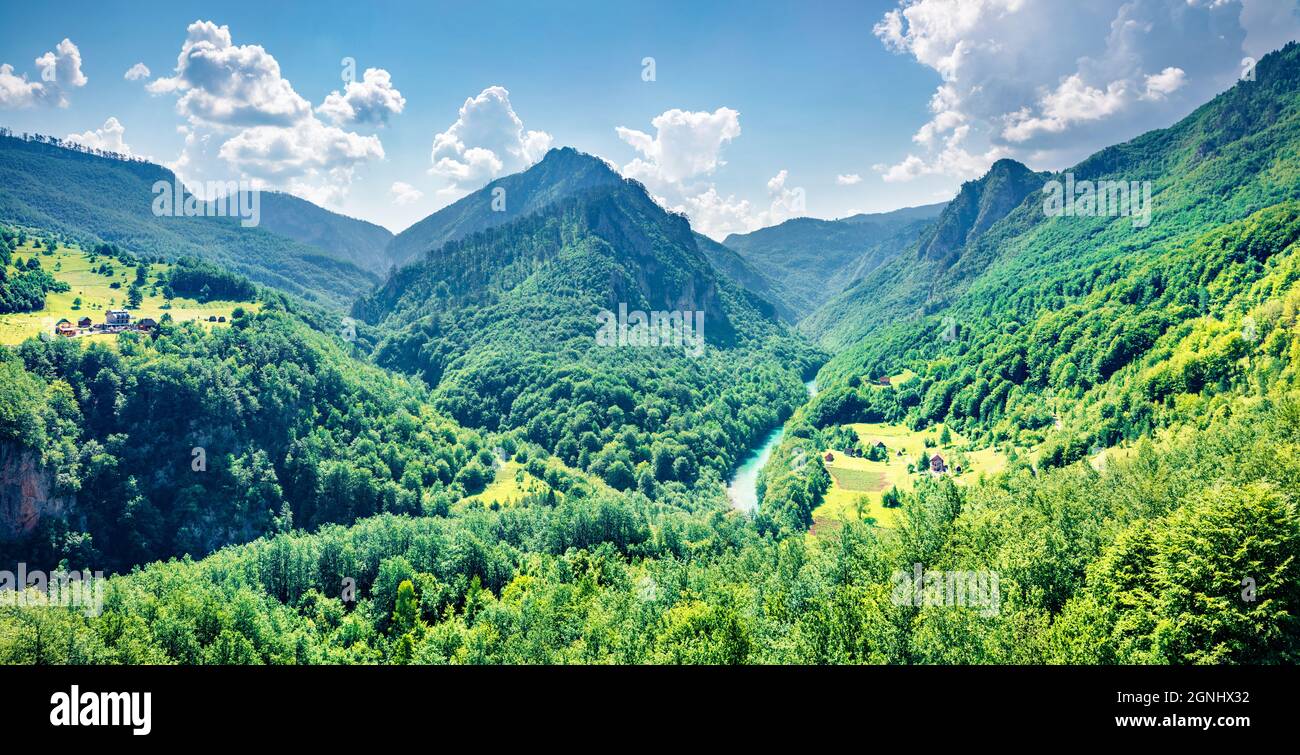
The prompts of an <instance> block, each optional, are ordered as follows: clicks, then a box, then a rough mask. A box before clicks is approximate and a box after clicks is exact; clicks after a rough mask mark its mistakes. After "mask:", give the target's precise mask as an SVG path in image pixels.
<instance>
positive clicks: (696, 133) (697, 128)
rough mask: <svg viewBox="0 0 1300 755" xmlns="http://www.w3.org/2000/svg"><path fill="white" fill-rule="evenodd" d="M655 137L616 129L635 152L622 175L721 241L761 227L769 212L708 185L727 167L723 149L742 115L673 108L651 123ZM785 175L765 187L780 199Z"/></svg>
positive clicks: (725, 109) (736, 132) (736, 130)
mask: <svg viewBox="0 0 1300 755" xmlns="http://www.w3.org/2000/svg"><path fill="white" fill-rule="evenodd" d="M650 125H651V126H653V127H654V134H653V135H652V134H648V133H646V132H644V131H639V130H637V129H632V128H627V127H625V126H619V127H617V128H616V129H615V130H614V131H615V133H617V134H618V137H619V138H620V139H622V140H623V141H624V142H625V143H627V144H628V145H629V146H630V147H632V149H633V150H635V152H636V153H637V156H636V157H634V158H633V159H632V160H631V161H630V162H628V163H627V164H625V165H624V166H623V168H622V173H623V175H625V176H628V177H629V178H634V179H636V180H638V181H640V182H641V183H643V184H645V185H646V188H647V189H649V190H650V193H651V195H652V196H653V197H654V198H655V200H656V201H657V202H659V204H661V205H663V206H664V207H667V208H669V209H672V210H675V211H678V212H683V213H685V214H686V215H687V216H688V217H689V218H690V219H691V225H692V226H694V227H695V229H696V230H698V231H700V232H701V233H703V234H705V235H708V236H711V237H713V238H722V237H723V236H726V235H727V234H728V233H745V232H748V231H752V230H754V229H755V228H757V227H759V223H761V222H762V220H761V219H762V218H765V217H768V216H769V215H770V214H771V208H769V209H768V210H760V209H758V208H757V207H756V206H755V205H753V204H751V203H750V202H749V200H745V199H736V198H735V197H734V196H731V195H727V196H724V195H722V194H721V193H720V192H718V190H717V187H716V186H715V185H714V184H713V182H712V181H711V180H709V178H710V176H712V175H713V173H714V172H715V171H717V170H718V169H719V168H721V167H723V166H724V165H726V161H725V160H723V159H722V152H723V148H724V147H725V146H726V145H727V144H728V143H730V142H731V141H732V140H734V139H736V138H737V137H739V136H740V113H739V112H737V111H736V110H733V109H731V108H728V107H720V108H718V109H716V110H714V111H712V112H709V111H707V110H703V111H687V110H680V109H676V108H674V109H672V110H668V111H665V112H663V113H661V114H660V115H658V116H655V117H654V118H653V119H651V121H650ZM784 181H785V172H784V171H782V173H780V174H778V175H777V176H776V177H774V178H773V179H772V180H771V181H769V182H768V187H769V191H775V192H777V193H778V194H779V193H780V192H781V190H782V188H783V187H784Z"/></svg>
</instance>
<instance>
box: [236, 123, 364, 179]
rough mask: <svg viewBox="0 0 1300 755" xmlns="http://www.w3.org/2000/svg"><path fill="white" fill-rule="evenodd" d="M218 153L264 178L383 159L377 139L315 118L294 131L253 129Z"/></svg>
mask: <svg viewBox="0 0 1300 755" xmlns="http://www.w3.org/2000/svg"><path fill="white" fill-rule="evenodd" d="M218 154H219V155H220V156H221V157H222V158H223V159H225V160H226V161H227V162H229V163H231V164H233V165H238V166H239V167H240V168H242V169H243V170H244V171H245V172H247V173H249V174H251V175H254V176H257V177H260V178H264V179H268V180H271V179H277V178H287V177H296V176H302V175H306V174H310V173H314V172H318V171H329V170H337V169H348V168H351V167H353V166H355V165H356V164H358V163H361V162H365V161H367V160H370V159H378V158H382V157H383V156H384V147H383V145H382V144H380V143H379V137H376V136H362V135H360V134H354V133H351V132H348V131H344V130H343V129H340V128H337V127H335V126H327V125H325V124H323V123H321V122H320V121H318V120H316V119H315V118H307V119H304V120H303V121H302V122H301V123H299V124H297V125H296V126H295V127H294V128H283V127H280V126H255V127H253V128H248V129H244V130H242V131H240V132H239V133H238V134H236V135H235V136H234V137H233V138H231V139H230V140H228V141H226V142H225V143H224V144H222V145H221V149H220V150H219V151H218Z"/></svg>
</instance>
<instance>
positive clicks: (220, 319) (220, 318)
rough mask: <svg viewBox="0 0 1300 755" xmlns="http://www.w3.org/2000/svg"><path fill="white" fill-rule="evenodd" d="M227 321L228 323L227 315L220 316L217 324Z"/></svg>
mask: <svg viewBox="0 0 1300 755" xmlns="http://www.w3.org/2000/svg"><path fill="white" fill-rule="evenodd" d="M225 321H226V316H225V315H220V316H218V317H217V322H225Z"/></svg>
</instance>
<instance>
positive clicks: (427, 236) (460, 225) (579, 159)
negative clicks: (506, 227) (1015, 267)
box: [387, 147, 623, 266]
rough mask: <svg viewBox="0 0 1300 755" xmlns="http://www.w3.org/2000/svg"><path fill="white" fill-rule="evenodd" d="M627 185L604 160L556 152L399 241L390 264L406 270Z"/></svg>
mask: <svg viewBox="0 0 1300 755" xmlns="http://www.w3.org/2000/svg"><path fill="white" fill-rule="evenodd" d="M622 181H623V177H622V176H620V175H619V174H618V173H617V172H615V171H614V169H613V168H611V167H610V166H609V164H608V163H606V162H605V161H604V160H602V159H600V158H599V157H596V156H595V155H589V154H587V153H586V152H581V151H579V150H576V149H574V148H573V147H556V148H554V149H551V150H550V151H548V152H547V153H546V154H545V155H543V156H542V159H541V160H539V161H538V162H537V163H535V164H534V165H532V166H531V167H529V168H527V169H526V170H523V171H521V172H519V173H512V174H511V175H508V176H502V177H501V178H498V179H496V180H494V181H492V182H491V183H489V184H488V185H487V186H484V187H483V188H482V189H479V190H478V191H476V192H474V193H472V194H469V195H468V196H465V197H462V198H461V199H459V200H457V201H456V202H453V203H452V204H450V205H447V206H446V207H444V208H442V209H441V210H438V211H437V212H435V213H433V214H432V215H430V216H428V217H426V218H425V219H423V220H421V221H419V222H418V223H416V224H414V225H412V226H411V227H410V228H407V229H406V230H404V231H402V232H401V233H399V234H397V235H396V236H394V237H393V240H392V241H391V242H389V244H388V249H387V257H388V261H389V263H390V264H393V265H397V266H401V265H404V264H406V263H407V262H410V261H411V260H413V259H416V258H418V257H420V256H421V255H424V254H427V253H429V252H431V251H433V250H435V249H438V248H440V247H442V246H443V245H444V244H446V243H447V242H449V241H455V240H458V239H463V238H465V237H467V236H469V235H471V234H474V233H476V232H478V231H484V230H487V229H488V228H493V227H495V226H498V225H501V224H503V223H507V222H510V221H512V220H516V219H518V218H521V217H524V216H525V215H529V214H531V213H534V212H536V211H537V210H539V209H541V208H543V207H545V206H546V205H549V204H552V203H554V202H556V201H559V200H561V199H564V198H566V197H569V196H572V195H574V194H576V193H579V192H582V191H586V190H588V189H592V188H595V187H598V186H606V185H610V184H616V183H620V182H622ZM498 190H500V191H498Z"/></svg>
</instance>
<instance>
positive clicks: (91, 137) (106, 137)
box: [68, 116, 131, 155]
mask: <svg viewBox="0 0 1300 755" xmlns="http://www.w3.org/2000/svg"><path fill="white" fill-rule="evenodd" d="M125 134H126V127H125V126H123V125H122V124H121V123H120V122H119V121H118V120H117V118H114V117H112V116H109V118H108V120H106V121H104V126H103V128H97V129H93V130H91V131H86V132H84V133H81V134H68V141H70V142H76V143H77V144H80V145H82V146H83V147H89V148H91V149H102V150H106V151H108V152H117V153H118V154H122V155H129V154H131V147H130V146H129V145H127V143H126V142H125V141H124V140H123V136H124V135H125Z"/></svg>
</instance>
